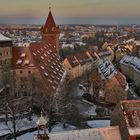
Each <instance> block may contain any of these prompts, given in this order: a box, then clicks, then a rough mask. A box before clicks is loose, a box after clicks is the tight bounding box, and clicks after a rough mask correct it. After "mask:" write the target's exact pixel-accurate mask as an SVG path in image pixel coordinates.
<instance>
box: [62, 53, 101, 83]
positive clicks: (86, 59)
mask: <svg viewBox="0 0 140 140" xmlns="http://www.w3.org/2000/svg"><path fill="white" fill-rule="evenodd" d="M98 60H99V57H98V56H97V54H96V53H93V52H91V51H87V52H83V53H80V54H76V55H69V56H68V57H67V58H66V59H65V60H64V62H63V66H64V68H65V70H66V71H67V74H68V77H69V79H70V80H74V79H75V78H77V77H80V76H82V75H84V74H87V73H88V72H90V71H92V70H93V69H95V68H96V66H97V63H98Z"/></svg>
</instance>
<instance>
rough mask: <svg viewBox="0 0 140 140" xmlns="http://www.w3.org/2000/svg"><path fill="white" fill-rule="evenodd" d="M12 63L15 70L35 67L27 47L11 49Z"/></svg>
mask: <svg viewBox="0 0 140 140" xmlns="http://www.w3.org/2000/svg"><path fill="white" fill-rule="evenodd" d="M12 55H13V58H12V63H13V66H14V68H16V69H26V68H28V69H29V68H33V67H35V63H34V60H33V59H32V56H31V53H30V51H29V47H13V48H12Z"/></svg>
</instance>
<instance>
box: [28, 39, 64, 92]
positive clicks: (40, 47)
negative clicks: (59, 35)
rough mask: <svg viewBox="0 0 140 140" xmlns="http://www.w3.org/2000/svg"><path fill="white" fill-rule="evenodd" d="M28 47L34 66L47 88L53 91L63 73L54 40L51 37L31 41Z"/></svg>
mask: <svg viewBox="0 0 140 140" xmlns="http://www.w3.org/2000/svg"><path fill="white" fill-rule="evenodd" d="M29 49H30V52H31V55H32V57H33V60H34V61H35V63H36V67H37V69H38V70H39V72H40V74H41V76H42V77H43V79H44V80H45V83H46V84H47V86H48V88H49V90H50V89H51V91H52V90H53V91H55V90H56V89H57V88H58V86H59V85H60V83H61V80H62V79H63V76H64V73H65V70H64V68H63V66H62V63H61V61H60V59H59V58H58V57H57V54H56V46H55V42H54V41H53V40H52V39H48V40H46V41H43V42H40V43H33V44H31V46H30V47H29Z"/></svg>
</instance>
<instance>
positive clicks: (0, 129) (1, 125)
mask: <svg viewBox="0 0 140 140" xmlns="http://www.w3.org/2000/svg"><path fill="white" fill-rule="evenodd" d="M37 120H38V117H36V116H33V117H32V121H29V120H28V119H27V118H24V119H18V120H16V129H17V131H21V130H26V129H29V128H35V127H37V124H36V122H37ZM9 128H10V129H9ZM10 130H13V129H12V122H11V121H8V126H7V125H6V124H5V122H0V136H2V135H5V134H8V133H10Z"/></svg>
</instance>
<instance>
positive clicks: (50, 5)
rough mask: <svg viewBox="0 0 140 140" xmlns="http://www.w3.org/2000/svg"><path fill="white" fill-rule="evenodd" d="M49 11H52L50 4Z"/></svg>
mask: <svg viewBox="0 0 140 140" xmlns="http://www.w3.org/2000/svg"><path fill="white" fill-rule="evenodd" d="M49 11H51V3H49Z"/></svg>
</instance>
